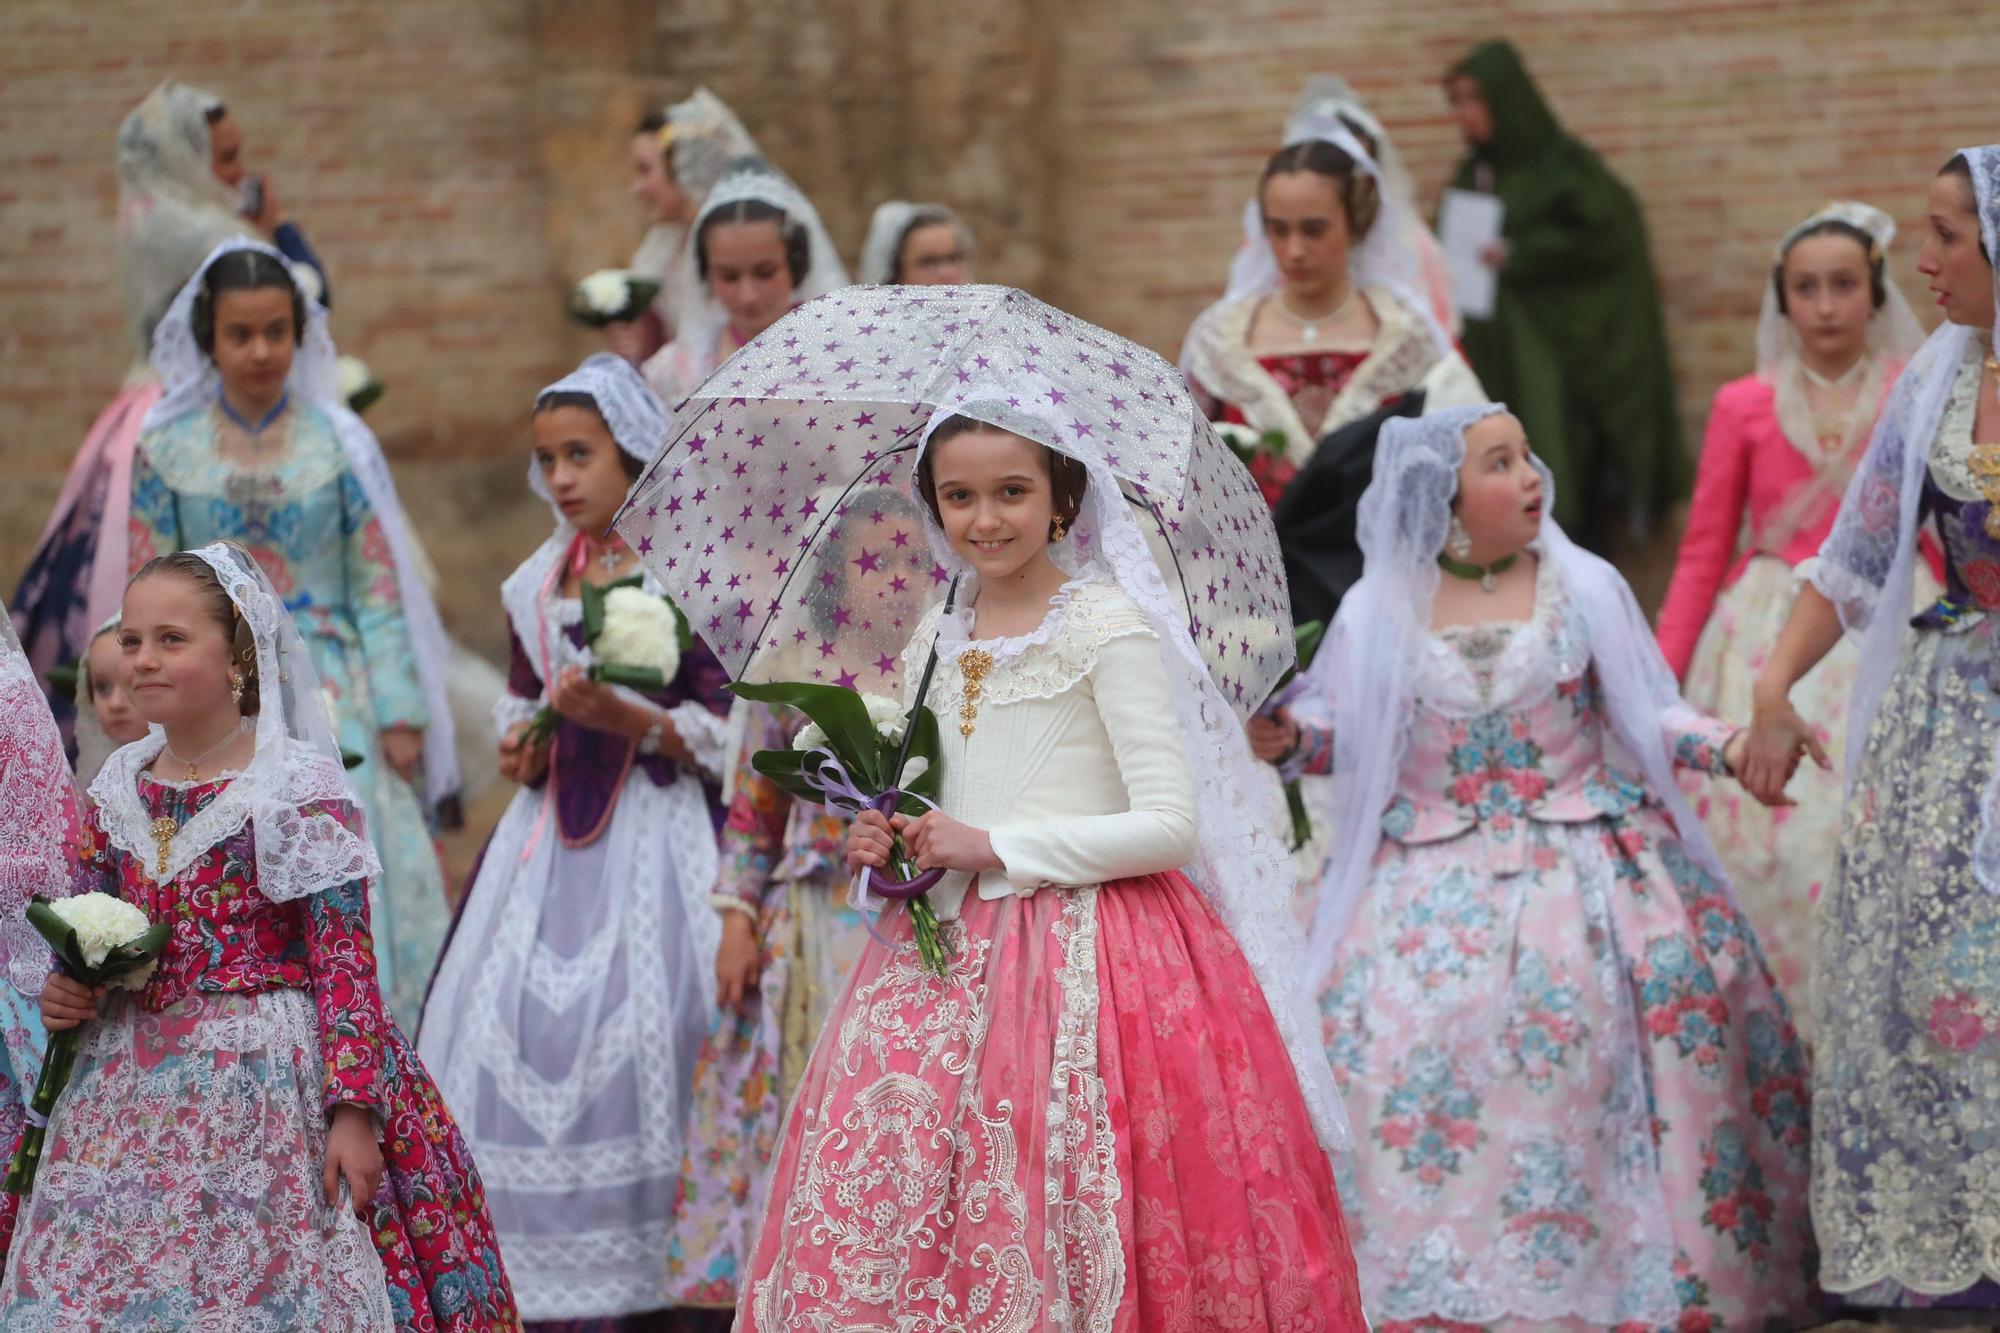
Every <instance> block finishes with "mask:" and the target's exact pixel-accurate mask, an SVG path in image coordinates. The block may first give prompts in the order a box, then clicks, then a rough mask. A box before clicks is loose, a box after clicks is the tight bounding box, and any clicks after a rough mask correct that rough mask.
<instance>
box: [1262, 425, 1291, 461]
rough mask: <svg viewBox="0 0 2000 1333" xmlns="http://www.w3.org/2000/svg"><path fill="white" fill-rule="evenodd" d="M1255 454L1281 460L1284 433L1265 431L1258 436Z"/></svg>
mask: <svg viewBox="0 0 2000 1333" xmlns="http://www.w3.org/2000/svg"><path fill="white" fill-rule="evenodd" d="M1257 452H1258V453H1260V454H1268V455H1269V456H1270V457H1272V458H1283V457H1284V456H1285V432H1283V431H1281V430H1267V431H1265V432H1264V433H1263V434H1261V435H1259V436H1258V437H1257Z"/></svg>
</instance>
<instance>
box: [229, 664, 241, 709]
mask: <svg viewBox="0 0 2000 1333" xmlns="http://www.w3.org/2000/svg"><path fill="white" fill-rule="evenodd" d="M229 697H230V698H232V699H234V700H236V702H237V703H239V704H240V703H242V702H243V677H241V676H239V675H237V674H236V673H235V672H234V671H232V672H230V673H229Z"/></svg>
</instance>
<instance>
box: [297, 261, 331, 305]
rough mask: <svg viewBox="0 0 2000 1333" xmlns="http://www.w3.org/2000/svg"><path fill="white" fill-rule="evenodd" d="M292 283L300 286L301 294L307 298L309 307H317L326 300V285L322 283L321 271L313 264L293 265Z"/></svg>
mask: <svg viewBox="0 0 2000 1333" xmlns="http://www.w3.org/2000/svg"><path fill="white" fill-rule="evenodd" d="M291 270H292V281H293V282H295V283H297V284H298V285H299V294H300V295H302V296H304V297H305V298H306V304H307V305H317V304H318V303H320V302H321V301H324V300H325V299H326V284H325V283H324V282H322V281H320V276H319V270H318V269H316V268H314V267H313V266H312V265H311V264H293V265H291Z"/></svg>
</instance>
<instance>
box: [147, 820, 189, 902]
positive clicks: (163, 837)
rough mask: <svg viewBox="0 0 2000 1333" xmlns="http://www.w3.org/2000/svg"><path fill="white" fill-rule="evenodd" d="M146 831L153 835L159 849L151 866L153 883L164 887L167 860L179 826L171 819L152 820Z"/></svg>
mask: <svg viewBox="0 0 2000 1333" xmlns="http://www.w3.org/2000/svg"><path fill="white" fill-rule="evenodd" d="M147 831H148V832H150V833H151V834H152V835H153V842H154V844H155V846H157V848H158V849H159V858H158V859H157V860H156V861H155V862H154V865H153V883H155V884H159V885H162V886H164V885H165V884H166V882H167V858H168V857H169V856H172V855H173V848H174V835H175V834H176V833H179V832H180V831H181V826H180V825H179V824H177V823H175V822H174V821H173V820H172V819H167V818H160V819H156V820H154V821H153V822H152V824H151V825H150V826H149V828H148V830H147Z"/></svg>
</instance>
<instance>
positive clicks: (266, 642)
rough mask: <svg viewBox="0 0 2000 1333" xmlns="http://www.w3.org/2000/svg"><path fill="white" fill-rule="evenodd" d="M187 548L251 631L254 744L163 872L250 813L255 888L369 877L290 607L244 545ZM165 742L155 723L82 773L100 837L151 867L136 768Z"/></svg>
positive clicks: (178, 867) (309, 889)
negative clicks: (94, 770)
mask: <svg viewBox="0 0 2000 1333" xmlns="http://www.w3.org/2000/svg"><path fill="white" fill-rule="evenodd" d="M194 554H195V555H197V556H199V557H200V558H201V559H202V561H203V563H205V564H207V565H208V567H209V568H210V569H213V570H214V571H215V576H216V578H217V579H218V580H219V581H220V582H221V584H222V590H223V591H224V592H225V593H227V594H228V595H229V600H230V603H231V604H232V605H233V606H235V608H236V612H237V614H238V615H240V616H242V617H243V619H244V621H245V622H246V623H247V624H248V625H249V626H250V631H251V634H252V635H253V636H254V638H255V639H256V643H257V715H256V741H257V749H256V753H255V754H254V755H253V756H252V757H251V760H250V763H249V765H248V766H247V767H246V768H245V769H244V770H243V771H242V772H241V773H240V774H237V775H236V776H235V777H233V778H232V779H231V780H230V782H229V785H228V786H226V787H224V788H223V789H222V791H221V792H220V793H219V794H218V795H217V796H216V797H215V799H214V800H212V801H210V802H209V803H208V804H207V805H205V806H203V807H202V808H201V810H200V811H199V812H198V813H197V814H196V815H195V816H194V817H193V818H192V819H190V820H188V821H187V823H185V824H183V825H181V827H180V831H179V832H177V833H175V834H174V837H173V841H172V844H171V846H170V848H169V850H168V853H167V859H166V874H167V875H168V876H169V877H171V876H175V875H179V874H181V873H182V872H183V871H185V870H187V869H188V867H189V866H192V865H193V864H194V863H195V862H196V861H198V860H200V859H201V858H202V857H204V856H206V855H208V853H209V850H210V849H211V848H213V847H214V846H215V845H216V844H217V843H219V842H221V841H222V840H223V839H225V838H228V837H230V836H231V835H233V834H234V833H236V831H237V830H238V829H241V828H242V827H243V826H244V825H245V824H248V825H249V826H250V830H251V833H252V835H253V837H254V838H255V841H256V853H257V891H258V892H259V893H261V894H263V895H264V897H266V898H268V899H269V900H270V901H272V902H274V903H282V902H290V901H292V900H293V899H295V898H303V897H306V896H307V895H309V894H314V893H318V892H320V891H321V890H324V889H329V888H333V887H335V886H336V885H340V884H346V883H348V882H349V881H351V880H357V879H372V878H373V877H375V876H376V875H379V874H380V873H381V872H382V863H381V861H380V860H379V859H377V857H376V855H375V848H374V846H373V845H372V844H371V843H370V842H369V841H368V830H367V829H366V827H365V826H364V825H363V823H362V816H361V802H360V798H359V797H357V796H356V795H355V794H354V790H353V788H352V787H350V786H349V785H348V782H347V769H346V767H345V765H344V764H343V763H342V761H341V754H340V745H339V742H337V741H336V740H335V739H334V734H333V722H332V719H331V718H330V717H329V716H328V714H327V711H326V707H327V705H326V691H325V690H324V689H323V688H322V687H321V685H320V681H319V673H318V672H317V671H315V670H314V669H313V664H312V656H311V655H310V654H309V653H308V652H307V651H306V643H305V640H304V639H303V638H301V637H300V636H299V630H298V626H297V625H295V624H293V623H292V613H291V612H290V611H287V610H286V609H285V602H284V599H283V598H282V597H280V596H279V595H278V590H277V589H276V588H273V587H272V586H271V580H270V579H269V578H268V577H267V576H266V575H265V573H264V571H263V570H262V569H261V568H259V567H258V564H257V561H256V558H255V557H254V556H252V555H251V554H250V552H249V551H247V550H245V549H244V548H243V547H241V546H238V545H236V544H235V543H234V542H211V543H209V544H208V545H207V546H203V547H199V548H197V549H196V550H195V551H194ZM166 743H167V737H166V733H165V732H164V731H162V730H161V729H160V728H159V727H157V726H156V727H153V728H152V729H151V731H150V732H149V734H148V735H147V736H146V737H145V738H144V739H143V740H136V741H134V742H132V743H131V744H130V745H126V746H122V747H121V748H119V749H118V750H116V751H114V752H113V753H112V755H111V757H110V758H109V759H107V760H105V761H104V768H103V771H101V772H100V773H99V774H98V775H97V780H96V781H94V782H92V783H91V784H90V799H91V800H93V801H95V802H96V803H97V808H98V819H99V821H100V823H101V824H102V825H103V828H104V836H105V837H106V838H107V839H108V840H109V841H110V843H111V845H112V846H114V847H116V848H118V850H120V851H122V852H124V853H126V854H127V855H129V856H136V857H139V858H141V859H142V860H143V861H144V862H145V863H146V865H147V866H148V867H149V868H150V867H152V866H153V865H154V862H155V859H156V857H157V856H158V854H159V847H158V844H157V843H156V842H155V841H154V838H153V834H152V829H151V827H150V826H151V824H152V817H151V815H149V814H148V813H147V810H146V806H145V804H144V802H143V801H141V800H140V797H139V782H138V779H139V773H140V771H141V770H142V769H144V768H145V767H146V766H147V765H148V764H150V763H152V762H153V760H154V758H155V757H156V756H157V755H158V754H159V753H160V751H161V749H162V748H164V747H165V745H166ZM322 805H326V806H337V807H339V808H340V810H341V811H342V812H343V813H345V814H346V815H347V816H348V819H349V820H350V821H351V823H343V822H342V821H341V819H340V818H339V817H338V816H337V815H336V814H334V813H333V812H331V811H329V810H324V809H319V808H316V807H319V806H322Z"/></svg>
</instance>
